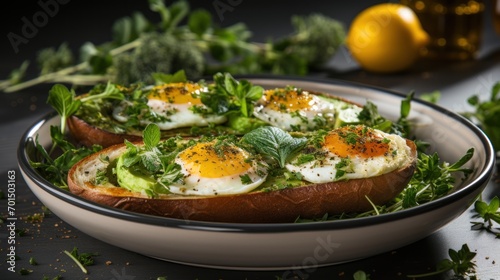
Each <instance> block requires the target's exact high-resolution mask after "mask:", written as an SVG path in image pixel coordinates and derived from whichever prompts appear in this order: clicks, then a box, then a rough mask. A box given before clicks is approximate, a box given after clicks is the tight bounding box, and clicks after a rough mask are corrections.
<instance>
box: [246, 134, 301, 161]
mask: <svg viewBox="0 0 500 280" xmlns="http://www.w3.org/2000/svg"><path fill="white" fill-rule="evenodd" d="M242 141H243V142H246V143H248V144H250V145H252V146H253V147H254V148H255V149H256V150H257V151H259V152H260V153H262V154H265V155H268V156H270V157H272V158H274V159H275V160H276V161H277V162H278V163H279V165H280V167H281V168H283V167H285V163H286V161H287V160H288V159H289V158H291V157H292V156H294V155H295V154H296V153H297V152H298V151H300V150H301V149H302V148H304V146H305V145H306V144H307V139H306V138H294V137H292V136H291V135H290V134H288V133H286V132H285V131H283V130H282V129H279V128H277V127H272V126H263V127H259V128H256V129H254V130H252V131H251V132H249V133H247V134H245V136H243V139H242Z"/></svg>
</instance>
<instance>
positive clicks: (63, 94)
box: [47, 84, 82, 133]
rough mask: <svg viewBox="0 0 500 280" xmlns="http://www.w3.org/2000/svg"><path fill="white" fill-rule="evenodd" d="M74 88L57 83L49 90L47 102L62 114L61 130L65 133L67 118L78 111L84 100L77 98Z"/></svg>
mask: <svg viewBox="0 0 500 280" xmlns="http://www.w3.org/2000/svg"><path fill="white" fill-rule="evenodd" d="M75 97H76V94H75V91H74V90H71V91H70V90H69V89H68V88H67V87H66V86H64V85H61V84H55V85H54V86H52V88H51V89H50V91H49V97H48V99H47V103H49V104H50V105H51V106H52V107H53V108H54V110H56V111H57V113H58V114H59V115H60V116H61V132H62V133H64V131H65V128H66V120H67V119H68V117H70V116H71V115H73V114H74V113H76V111H78V108H80V105H82V102H81V101H80V100H77V99H76V98H75Z"/></svg>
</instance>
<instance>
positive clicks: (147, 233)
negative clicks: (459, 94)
mask: <svg viewBox="0 0 500 280" xmlns="http://www.w3.org/2000/svg"><path fill="white" fill-rule="evenodd" d="M247 79H249V80H251V81H252V82H253V83H255V84H260V85H262V86H264V87H281V86H287V85H294V86H297V87H301V88H303V89H309V90H315V91H321V92H327V93H332V94H334V95H337V96H342V97H345V98H348V99H350V100H353V101H357V102H359V103H362V104H364V103H365V102H366V101H367V100H370V101H371V102H373V103H375V104H376V105H377V106H378V108H379V112H380V113H381V114H382V115H385V116H387V117H389V118H397V117H398V116H399V108H400V102H401V100H402V99H403V98H404V97H405V96H404V95H401V94H398V93H395V92H391V91H387V90H383V89H378V88H373V87H367V86H363V85H359V84H354V83H346V82H340V81H331V80H328V81H325V80H311V79H302V78H287V77H281V78H274V77H273V78H266V77H262V78H259V77H247ZM410 117H411V118H413V119H414V120H417V121H418V123H419V125H418V127H416V129H415V134H416V135H417V136H418V138H420V139H422V140H426V141H428V142H430V143H431V144H432V147H433V151H437V152H438V153H439V155H440V157H441V158H442V159H443V160H445V161H449V162H455V161H456V160H458V159H459V158H460V157H461V156H463V155H464V154H465V152H466V151H467V150H468V149H469V148H471V147H473V148H474V149H475V153H474V157H473V158H472V159H471V160H470V161H469V163H468V164H467V167H469V168H472V167H473V168H475V172H474V173H472V174H471V175H470V176H469V177H468V178H467V180H465V181H461V180H457V184H456V188H455V189H454V191H453V192H452V193H451V194H449V195H447V196H446V197H443V198H440V199H438V200H435V201H432V202H430V203H427V204H424V205H420V206H417V207H414V208H411V209H407V210H403V211H400V212H396V213H391V214H384V215H380V216H375V217H367V218H359V219H352V220H340V221H327V222H319V223H302V224H291V223H290V224H228V223H210V222H198V221H188V220H178V219H168V218H162V217H155V216H147V215H142V214H137V213H132V212H127V211H123V210H117V209H114V208H110V207H106V206H101V205H98V204H96V203H93V202H89V201H86V200H83V199H81V198H79V197H77V196H75V195H73V194H71V193H69V192H67V191H64V190H61V189H59V188H57V187H55V186H53V185H52V184H50V183H49V182H48V181H47V180H45V179H44V178H42V177H41V176H40V175H39V174H37V172H36V171H35V170H34V169H33V168H31V166H30V164H29V157H30V153H31V150H32V149H33V147H32V144H33V138H34V137H35V136H36V135H38V137H39V141H40V143H42V144H44V145H48V144H49V143H50V132H49V128H50V126H51V125H58V124H59V117H58V116H57V115H56V114H54V113H53V114H49V115H47V116H45V117H43V118H42V119H41V120H40V121H38V122H36V123H35V124H34V125H33V126H32V127H30V128H29V129H28V130H27V132H26V133H25V134H24V136H23V138H22V139H21V141H20V145H19V149H18V158H19V167H20V170H21V172H22V174H23V176H24V179H25V180H26V182H27V184H28V186H29V187H30V188H31V190H32V191H33V192H34V194H35V195H36V196H37V197H38V198H39V199H40V200H41V201H42V202H43V203H44V204H45V205H46V206H47V207H49V209H50V210H51V211H52V212H53V213H55V214H56V215H57V216H59V217H60V218H61V219H63V220H64V221H66V222H67V223H68V224H71V225H72V226H74V227H76V228H77V229H79V230H80V231H82V232H84V233H86V234H88V235H90V236H93V237H95V238H97V239H99V240H102V241H104V242H107V243H109V244H112V245H115V246H118V247H121V248H124V249H127V250H130V251H134V252H137V253H140V254H144V255H147V256H150V257H154V258H159V259H164V260H168V261H172V262H179V263H184V264H191V265H196V266H207V267H218V268H232V269H246V270H249V269H260V270H266V269H288V268H299V267H301V268H304V267H311V266H321V265H328V264H334V263H340V262H346V261H352V260H355V259H360V258H365V257H369V256H373V255H376V254H379V253H383V252H387V251H390V250H394V249H397V248H399V247H402V246H405V245H407V244H410V243H413V242H415V241H417V240H420V239H422V238H424V237H426V236H428V235H430V234H432V233H433V232H435V231H437V230H439V229H440V228H441V227H443V226H444V225H446V224H447V223H449V222H450V221H452V220H453V219H455V218H456V217H458V216H459V215H461V214H462V213H463V212H464V211H465V210H466V209H467V208H468V207H469V206H470V205H471V204H472V203H473V202H474V200H475V199H476V197H477V196H478V195H479V194H480V193H481V191H482V190H483V189H484V187H485V186H486V185H487V183H488V181H489V179H490V177H491V175H492V173H493V170H494V162H495V157H494V152H493V147H492V145H491V143H490V142H489V140H488V138H487V137H486V136H485V134H483V132H482V131H481V130H479V129H478V128H477V127H476V126H475V125H473V124H472V123H470V122H469V121H467V120H466V119H464V118H462V117H461V116H459V115H457V114H455V113H453V112H450V111H447V110H446V109H444V108H440V107H438V106H435V105H433V104H430V103H426V102H423V101H418V100H414V101H412V111H411V115H410Z"/></svg>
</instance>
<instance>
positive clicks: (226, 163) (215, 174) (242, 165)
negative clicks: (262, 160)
mask: <svg viewBox="0 0 500 280" xmlns="http://www.w3.org/2000/svg"><path fill="white" fill-rule="evenodd" d="M178 156H179V158H180V159H181V160H182V161H183V162H184V164H185V168H186V169H188V171H189V174H193V175H199V176H201V177H206V178H220V177H225V176H231V175H236V174H244V173H245V172H247V171H248V170H249V169H250V168H251V167H252V165H251V164H250V163H249V162H247V161H246V159H247V158H248V155H247V153H246V152H245V151H243V150H241V149H240V148H238V147H236V146H234V145H224V144H222V145H220V146H219V147H216V146H215V143H214V142H209V143H198V144H196V145H194V146H191V147H189V148H187V149H186V150H184V151H182V152H181V153H179V155H178Z"/></svg>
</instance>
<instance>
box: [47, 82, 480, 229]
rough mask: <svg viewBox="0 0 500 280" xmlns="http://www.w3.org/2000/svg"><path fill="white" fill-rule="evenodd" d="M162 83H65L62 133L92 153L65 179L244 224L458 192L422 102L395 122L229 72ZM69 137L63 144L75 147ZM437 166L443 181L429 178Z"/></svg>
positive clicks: (396, 205) (114, 197) (162, 208)
mask: <svg viewBox="0 0 500 280" xmlns="http://www.w3.org/2000/svg"><path fill="white" fill-rule="evenodd" d="M162 77H163V79H162V81H160V82H158V83H157V84H156V85H153V86H143V85H130V86H122V85H115V84H111V83H108V84H107V85H100V86H96V87H94V88H93V89H92V90H91V91H90V92H88V93H87V94H83V95H80V96H75V93H74V92H73V91H69V90H67V89H64V88H61V86H59V87H54V89H53V91H51V93H50V94H49V103H51V104H52V105H54V107H55V108H56V110H58V109H57V108H58V107H64V108H65V110H58V112H59V113H61V112H66V113H65V114H62V116H63V118H62V126H64V125H65V124H66V123H67V124H68V128H69V131H70V135H71V139H73V140H74V141H76V143H78V145H81V144H83V145H84V146H83V149H85V146H87V147H89V149H90V147H92V150H91V151H90V150H83V152H81V151H82V150H78V151H80V152H79V156H78V157H77V156H75V155H68V153H69V152H66V153H64V154H63V155H66V156H67V158H66V159H65V161H67V162H70V163H71V164H70V166H68V169H67V172H66V173H64V172H60V173H58V176H59V177H61V175H60V174H66V175H64V179H63V180H64V182H63V183H62V185H63V187H64V186H66V187H68V189H69V190H70V191H71V192H72V193H74V194H76V195H78V196H80V197H82V198H85V199H88V200H91V201H94V202H96V203H99V204H103V205H107V206H111V207H115V208H120V209H124V210H129V211H134V212H139V213H144V214H150V215H158V216H164V217H170V218H177V219H187V220H202V221H215V222H235V223H269V222H274V223H283V222H295V221H297V220H301V221H305V220H318V219H322V217H325V216H328V217H332V216H337V217H344V216H350V214H353V213H354V214H356V213H363V212H366V211H372V210H374V211H375V212H376V213H379V211H383V210H384V209H401V208H405V207H411V206H414V205H417V204H418V203H424V202H425V201H429V200H432V199H435V198H437V197H439V196H441V195H444V194H445V193H447V192H448V191H449V190H450V189H451V188H453V180H450V178H451V176H449V172H450V171H449V170H447V169H446V166H448V165H447V164H444V165H443V166H444V167H440V166H439V162H438V160H439V158H438V157H437V156H427V155H425V154H423V153H421V152H418V153H417V150H418V148H417V145H416V144H415V142H414V141H412V140H409V138H410V137H409V136H408V135H409V134H408V133H409V128H410V125H409V122H408V119H406V116H407V115H408V112H409V110H410V107H409V101H410V99H411V98H406V99H405V100H403V101H402V106H401V117H400V118H399V119H398V120H396V121H391V120H388V119H386V118H384V117H383V116H381V115H379V114H378V112H377V108H376V106H375V105H374V104H372V103H370V102H369V101H367V103H366V104H364V105H359V104H356V103H354V102H351V101H349V100H346V99H343V98H339V97H336V96H334V95H332V94H330V93H319V92H312V91H308V90H307V89H301V88H297V87H294V86H293V85H290V86H286V87H282V88H268V89H264V88H262V87H260V86H258V85H254V84H251V83H250V82H249V81H247V80H237V79H235V78H233V77H232V76H231V75H230V74H227V73H226V74H217V75H215V76H214V79H213V82H211V83H207V82H205V81H199V82H191V81H187V80H185V77H182V75H181V77H180V78H179V75H173V76H162ZM165 77H166V79H165ZM61 96H65V97H61ZM410 97H411V96H410ZM65 103H67V104H65ZM61 104H65V106H61ZM68 112H69V113H68ZM62 130H64V129H62ZM53 132H54V133H55V132H56V130H54V131H53ZM56 135H57V134H56ZM61 137H62V136H57V137H55V138H56V142H57V143H59V146H60V147H64V146H67V145H68V142H64V143H63V142H61V140H60V138H61ZM61 143H62V144H61ZM38 147H39V148H40V146H38ZM96 147H97V148H96ZM99 147H104V148H103V149H101V148H99ZM74 151H75V150H72V152H74ZM469 152H470V151H468V154H467V155H466V157H464V158H465V159H461V160H460V161H459V162H460V164H464V163H465V162H466V161H467V160H468V159H467V158H470V156H471V153H469ZM421 157H426V158H421ZM61 161H62V160H61ZM418 164H422V166H418ZM457 166H458V167H459V166H461V165H457V164H456V165H454V170H455V171H463V169H460V168H456V167H457ZM436 168H441V171H440V172H441V173H439V174H438V173H436V172H435V169H436ZM427 169H429V170H430V169H432V170H430V171H429V172H431V173H433V174H437V175H438V176H437V177H436V178H433V177H432V176H425V172H427V171H426V170H427ZM47 170H48V171H53V170H54V168H52V167H50V168H46V170H45V171H47ZM440 176H441V177H440ZM442 178H444V179H443V180H441V179H442ZM426 180H434V181H436V182H438V181H439V184H441V185H442V186H440V187H439V189H433V187H432V186H433V184H434V182H431V183H429V182H428V181H426ZM440 180H441V181H440ZM59 182H60V181H59ZM409 182H410V183H409ZM402 193H404V198H402ZM389 204H390V205H391V206H387V205H389ZM386 206H387V207H386ZM391 211H396V210H391Z"/></svg>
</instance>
